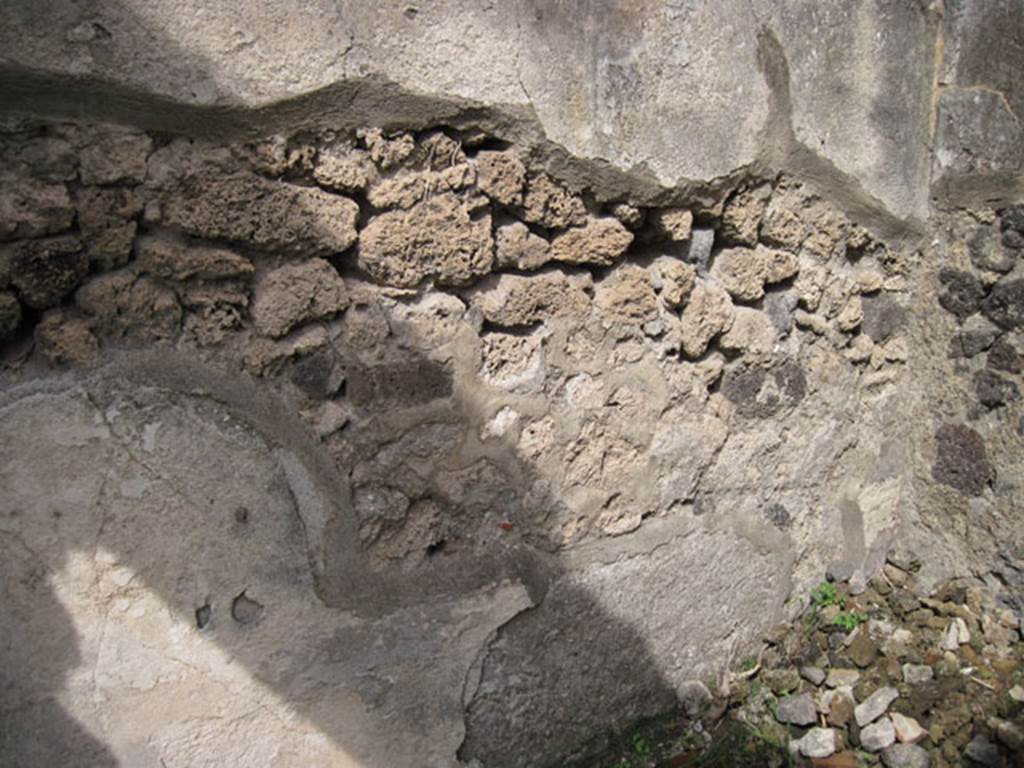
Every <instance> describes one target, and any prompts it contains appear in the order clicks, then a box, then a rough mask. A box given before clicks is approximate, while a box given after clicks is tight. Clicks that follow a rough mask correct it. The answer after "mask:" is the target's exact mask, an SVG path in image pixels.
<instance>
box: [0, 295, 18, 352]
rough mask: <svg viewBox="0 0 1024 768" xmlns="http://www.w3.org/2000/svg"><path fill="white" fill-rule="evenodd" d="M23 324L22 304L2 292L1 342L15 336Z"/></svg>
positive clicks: (0, 302) (0, 313) (0, 298)
mask: <svg viewBox="0 0 1024 768" xmlns="http://www.w3.org/2000/svg"><path fill="white" fill-rule="evenodd" d="M20 324H21V304H20V303H19V302H18V300H17V299H16V298H14V295H13V294H11V293H7V292H0V341H2V340H3V339H6V338H8V337H9V336H11V335H13V334H14V332H15V331H16V330H17V329H18V325H20Z"/></svg>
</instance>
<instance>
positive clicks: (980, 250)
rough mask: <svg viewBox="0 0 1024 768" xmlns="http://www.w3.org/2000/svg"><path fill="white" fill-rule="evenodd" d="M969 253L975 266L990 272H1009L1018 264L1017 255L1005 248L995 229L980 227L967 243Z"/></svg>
mask: <svg viewBox="0 0 1024 768" xmlns="http://www.w3.org/2000/svg"><path fill="white" fill-rule="evenodd" d="M967 251H968V253H969V254H970V257H971V262H972V263H973V264H974V266H976V267H977V268H978V269H985V270H988V271H990V272H1003V273H1005V272H1009V271H1010V270H1011V269H1013V266H1014V264H1016V263H1017V254H1016V253H1014V252H1013V251H1009V250H1007V249H1005V248H1004V247H1003V242H1002V238H1001V237H1000V235H999V232H998V231H997V230H996V229H995V227H978V229H977V230H975V232H974V234H973V235H972V236H971V238H970V239H969V240H968V241H967Z"/></svg>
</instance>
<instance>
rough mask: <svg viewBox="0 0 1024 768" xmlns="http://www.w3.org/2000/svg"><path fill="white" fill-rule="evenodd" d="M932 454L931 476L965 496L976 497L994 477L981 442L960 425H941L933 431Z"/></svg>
mask: <svg viewBox="0 0 1024 768" xmlns="http://www.w3.org/2000/svg"><path fill="white" fill-rule="evenodd" d="M935 444H936V457H935V464H934V465H933V466H932V477H933V478H934V479H935V480H936V482H939V483H942V484H943V485H948V486H949V487H951V488H955V489H956V490H958V491H960V493H963V494H965V495H967V496H980V495H981V493H982V491H984V490H985V487H986V486H987V485H988V484H989V483H991V482H992V481H993V480H994V479H995V470H994V469H993V468H992V465H991V464H989V461H988V453H987V452H986V450H985V441H984V440H983V439H982V437H981V435H979V434H978V433H977V432H976V431H975V430H973V429H971V428H970V427H968V426H965V425H963V424H943V425H942V426H941V427H939V429H938V431H937V432H936V433H935Z"/></svg>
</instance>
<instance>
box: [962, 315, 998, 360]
mask: <svg viewBox="0 0 1024 768" xmlns="http://www.w3.org/2000/svg"><path fill="white" fill-rule="evenodd" d="M999 334H1000V329H999V328H997V327H996V326H995V325H993V324H992V323H990V322H989V321H988V320H987V319H986V318H984V317H983V316H981V315H971V316H970V317H968V318H967V319H966V320H965V321H964V323H963V327H962V328H961V329H960V332H959V333H957V334H956V335H955V336H954V337H953V339H952V341H951V342H950V353H949V355H950V357H967V358H970V357H974V356H975V355H980V354H981V353H982V352H984V351H985V350H986V349H988V348H989V347H991V346H992V344H993V342H995V340H996V338H998V336H999ZM990 357H991V356H990Z"/></svg>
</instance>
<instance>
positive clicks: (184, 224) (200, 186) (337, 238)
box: [147, 174, 387, 256]
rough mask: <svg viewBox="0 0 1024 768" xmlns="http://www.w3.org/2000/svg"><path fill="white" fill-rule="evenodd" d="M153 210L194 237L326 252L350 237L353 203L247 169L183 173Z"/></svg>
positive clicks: (300, 251) (353, 234)
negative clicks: (186, 175)
mask: <svg viewBox="0 0 1024 768" xmlns="http://www.w3.org/2000/svg"><path fill="white" fill-rule="evenodd" d="M148 215H149V214H148V209H147V216H148ZM154 215H156V216H157V217H158V219H159V221H160V222H161V223H162V224H164V225H165V226H167V227H171V228H175V229H180V230H182V231H184V232H187V233H188V234H190V235H195V236H198V237H204V238H209V239H221V240H230V241H233V242H237V243H243V244H246V245H250V246H253V247H256V248H260V249H263V250H270V251H280V252H284V253H289V254H295V255H303V256H326V255H330V254H337V253H341V252H343V251H345V250H347V249H348V248H349V247H350V246H351V245H352V244H353V243H354V242H355V241H356V220H357V219H358V217H359V206H358V205H356V204H355V203H354V202H352V201H351V200H349V199H348V198H346V197H341V196H339V195H334V194H331V193H329V192H325V191H324V190H322V189H319V188H316V187H300V186H297V185H295V184H287V183H284V182H281V181H270V180H267V179H264V178H262V177H260V176H256V175H252V174H250V175H235V176H229V177H226V178H225V177H220V176H213V175H212V174H210V175H209V176H207V175H200V176H192V177H189V178H187V179H186V180H185V181H184V182H183V183H182V184H181V185H180V186H179V187H176V188H174V189H173V190H172V192H171V193H170V194H169V195H168V196H167V197H166V198H165V199H164V200H163V202H162V204H161V205H160V207H159V209H158V212H156V213H154ZM385 215H387V214H385ZM381 218H383V217H382V216H379V217H377V220H379V219H381Z"/></svg>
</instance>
